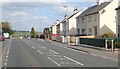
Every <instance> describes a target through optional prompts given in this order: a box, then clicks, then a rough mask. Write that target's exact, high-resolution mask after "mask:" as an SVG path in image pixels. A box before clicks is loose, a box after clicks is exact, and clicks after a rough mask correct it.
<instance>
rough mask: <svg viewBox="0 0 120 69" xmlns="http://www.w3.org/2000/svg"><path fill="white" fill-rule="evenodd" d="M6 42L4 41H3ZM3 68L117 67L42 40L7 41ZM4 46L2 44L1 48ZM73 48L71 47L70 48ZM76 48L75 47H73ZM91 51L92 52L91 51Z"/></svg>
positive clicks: (105, 60) (81, 52)
mask: <svg viewBox="0 0 120 69" xmlns="http://www.w3.org/2000/svg"><path fill="white" fill-rule="evenodd" d="M5 42H6V41H5ZM8 42H9V43H8V44H7V46H8V47H7V48H4V49H6V50H4V51H6V53H5V55H3V57H4V58H3V67H4V68H6V67H118V61H116V60H114V59H109V58H107V57H101V56H96V55H95V54H93V53H92V52H90V51H88V50H87V48H86V50H83V49H81V48H80V50H76V49H73V48H70V47H71V46H69V45H68V44H61V43H56V42H53V41H45V40H42V39H11V40H8ZM4 45H6V44H3V47H4ZM72 47H73V46H72ZM74 47H77V46H74ZM91 51H92V50H91Z"/></svg>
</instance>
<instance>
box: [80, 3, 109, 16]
mask: <svg viewBox="0 0 120 69" xmlns="http://www.w3.org/2000/svg"><path fill="white" fill-rule="evenodd" d="M110 3H111V2H104V3H101V4H100V5H94V6H91V7H89V8H87V9H86V10H85V11H84V12H83V13H82V14H81V15H79V16H78V17H82V16H86V15H90V14H94V13H98V12H99V11H100V10H102V9H103V8H105V7H106V6H107V5H108V4H110Z"/></svg>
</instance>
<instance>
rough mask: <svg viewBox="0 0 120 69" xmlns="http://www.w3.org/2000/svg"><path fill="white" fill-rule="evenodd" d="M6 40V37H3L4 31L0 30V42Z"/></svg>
mask: <svg viewBox="0 0 120 69" xmlns="http://www.w3.org/2000/svg"><path fill="white" fill-rule="evenodd" d="M4 40H5V38H4V36H3V35H2V29H0V41H4Z"/></svg>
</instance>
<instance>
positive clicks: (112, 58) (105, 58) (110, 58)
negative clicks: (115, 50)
mask: <svg viewBox="0 0 120 69" xmlns="http://www.w3.org/2000/svg"><path fill="white" fill-rule="evenodd" d="M91 55H93V56H97V57H101V58H105V59H110V60H113V61H116V62H118V60H116V59H113V58H109V57H106V56H102V55H96V54H91Z"/></svg>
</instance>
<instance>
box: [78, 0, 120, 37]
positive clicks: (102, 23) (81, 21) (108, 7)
mask: <svg viewBox="0 0 120 69" xmlns="http://www.w3.org/2000/svg"><path fill="white" fill-rule="evenodd" d="M116 7H118V2H117V1H113V0H110V1H108V2H103V1H101V0H100V1H99V2H98V3H97V5H94V6H91V7H89V8H87V9H86V10H85V11H84V12H82V13H81V14H80V15H79V16H78V17H76V21H77V29H78V31H77V33H78V34H79V35H87V36H95V35H103V34H105V33H113V34H116V11H115V10H114V9H115V8H116Z"/></svg>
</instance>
